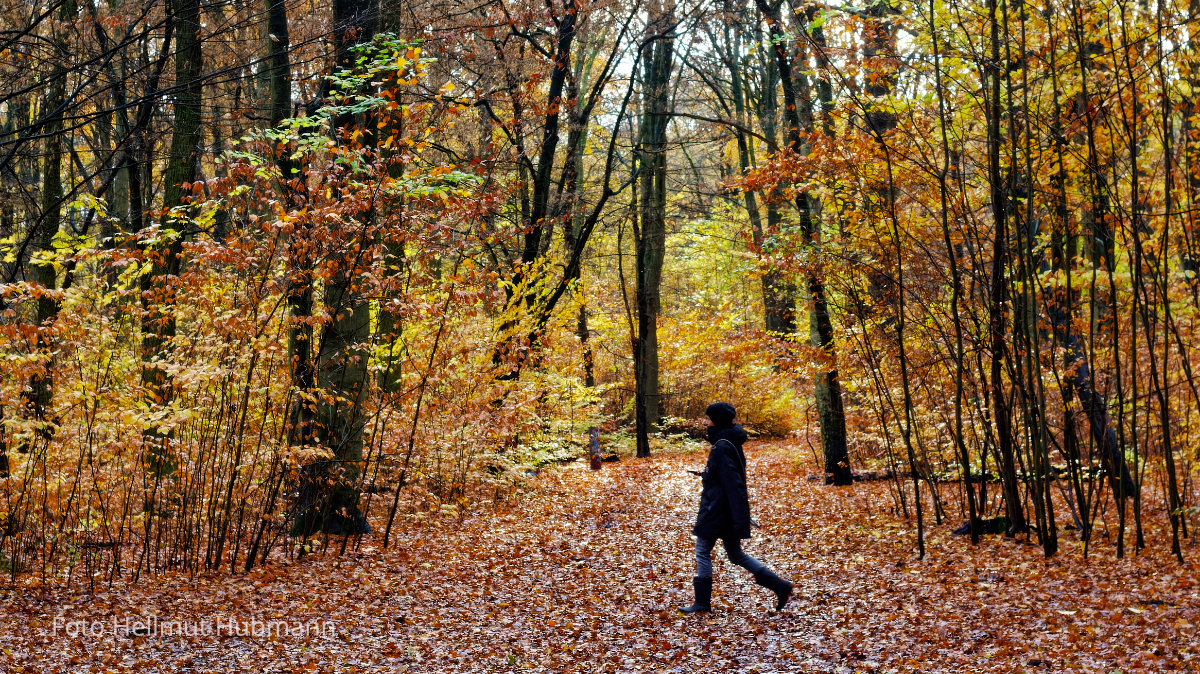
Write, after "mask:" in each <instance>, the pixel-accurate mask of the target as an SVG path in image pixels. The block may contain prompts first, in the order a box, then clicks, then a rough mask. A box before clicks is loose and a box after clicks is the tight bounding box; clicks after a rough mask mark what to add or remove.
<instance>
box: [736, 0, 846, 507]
mask: <svg viewBox="0 0 1200 674" xmlns="http://www.w3.org/2000/svg"><path fill="white" fill-rule="evenodd" d="M756 4H757V6H758V8H759V10H760V11H761V12H762V13H763V16H764V18H765V19H766V23H767V30H768V33H769V34H770V38H771V43H772V51H773V52H774V55H775V62H776V65H777V66H778V68H779V80H780V84H781V85H782V88H783V101H784V111H783V117H784V120H785V122H786V123H787V149H788V151H789V152H792V153H794V154H796V155H798V156H802V155H806V154H808V146H807V144H806V143H805V142H804V136H803V135H802V134H804V133H808V132H811V131H812V128H813V126H812V125H813V109H812V96H811V92H810V91H809V90H808V81H807V80H808V78H807V76H806V75H805V74H804V73H805V72H806V71H807V69H806V68H805V67H800V68H795V67H793V63H792V57H791V55H790V54H789V53H788V44H789V40H788V38H787V29H786V28H785V26H784V23H783V17H782V14H781V12H780V6H781V4H782V2H776V3H774V4H772V3H770V2H768V1H767V0H756ZM813 198H814V197H812V196H811V195H810V194H809V193H808V191H807V190H801V191H799V192H798V193H797V195H796V199H795V207H796V217H797V220H798V224H799V229H800V232H801V234H802V235H803V237H804V241H805V244H806V245H808V246H810V247H816V246H818V245H819V244H820V241H821V225H820V222H819V220H817V219H815V218H814V217H813ZM805 282H806V283H805V285H806V287H807V289H808V312H809V313H808V315H809V341H810V342H811V343H812V345H813V346H816V347H818V348H820V349H821V351H822V353H823V355H824V357H825V358H827V359H828V363H829V367H828V369H826V370H825V371H823V372H820V373H819V374H817V376H816V386H815V389H816V396H815V397H816V407H817V418H818V421H819V423H820V426H821V450H822V455H823V457H824V461H825V472H826V473H827V474H830V475H831V476H832V480H833V484H835V485H839V486H844V485H849V484H852V483H853V481H854V479H853V475H852V474H851V472H850V453H849V450H848V449H847V446H846V414H845V411H844V408H843V402H842V385H841V381H840V380H839V379H838V370H837V360H836V356H835V354H834V343H833V342H834V338H833V321H832V317H831V315H830V313H829V301H828V298H827V296H826V289H825V281H824V280H823V279H822V277H821V274H820V273H819V272H818V271H816V270H809V271H808V272H806V274H805Z"/></svg>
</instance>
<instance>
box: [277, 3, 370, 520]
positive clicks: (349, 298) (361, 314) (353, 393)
mask: <svg viewBox="0 0 1200 674" xmlns="http://www.w3.org/2000/svg"><path fill="white" fill-rule="evenodd" d="M375 9H376V8H375V5H374V3H372V2H370V0H335V2H334V4H333V20H334V37H335V49H336V52H337V57H336V62H337V64H338V66H339V67H341V68H347V69H349V68H352V67H353V66H354V62H355V53H354V51H353V49H352V48H353V46H354V45H355V44H359V43H366V42H370V41H371V40H372V39H373V38H374V36H375V29H376V26H377V25H378V24H377V22H378V14H377V12H376V11H375ZM355 123H356V120H354V119H353V118H351V117H350V116H348V115H344V116H341V117H339V118H337V119H335V120H334V122H333V124H334V126H335V127H336V128H345V127H348V126H351V125H352V124H355ZM364 126H367V125H365V124H364ZM370 131H374V128H371V129H370ZM369 137H372V138H373V137H374V134H373V133H372V134H369ZM361 217H364V218H371V217H373V214H372V213H364V214H362V216H361ZM354 244H356V245H351V246H350V248H351V249H350V250H348V251H345V252H344V253H342V254H341V255H340V256H339V257H338V258H337V261H336V267H335V269H334V272H333V276H332V278H331V279H330V280H329V282H328V285H327V286H326V287H325V297H324V301H325V309H326V312H327V313H328V314H329V316H330V317H331V318H330V322H329V323H328V324H327V325H326V326H325V329H324V330H323V331H322V334H321V340H320V344H319V345H318V347H317V353H316V356H315V365H314V368H315V375H316V377H315V378H316V381H315V388H316V389H317V391H318V393H319V399H318V400H317V401H316V404H315V418H314V420H313V429H312V432H313V444H320V445H324V447H325V448H326V449H327V450H328V452H329V454H330V457H329V458H328V459H325V460H321V461H317V462H315V463H312V464H309V465H307V466H305V467H304V470H303V474H302V476H301V483H300V495H299V499H298V504H297V505H298V507H297V515H296V521H295V523H294V524H293V526H292V534H293V535H296V536H307V535H311V534H312V533H314V532H316V531H324V532H326V533H333V534H342V535H349V534H356V533H365V532H366V531H368V529H369V527H368V525H367V520H366V517H364V516H363V514H362V513H361V512H360V511H359V507H358V501H359V488H358V481H359V477H360V471H361V467H360V463H361V462H362V458H363V428H364V426H365V424H366V416H365V410H364V409H363V408H364V405H365V403H366V398H367V396H366V394H367V388H368V384H369V380H368V376H367V364H368V358H369V355H370V350H369V345H368V337H369V335H370V311H369V306H368V304H367V302H366V300H365V299H364V298H363V295H362V290H361V289H360V288H359V287H358V286H356V285H355V279H356V276H357V273H356V272H357V269H358V267H359V265H360V263H361V261H362V255H363V254H364V253H363V251H362V250H361V247H363V246H367V245H369V244H370V242H369V241H365V240H361V239H360V240H358V241H355V242H354ZM308 292H311V289H308ZM305 309H306V307H305V306H304V304H303V299H301V301H300V302H299V303H297V304H296V305H295V307H294V310H296V311H298V312H302V311H304V310H305ZM303 340H304V338H303V337H300V338H298V339H297V342H296V343H297V346H298V347H300V348H301V349H302V348H303V344H302V342H303ZM299 355H303V354H299ZM298 383H300V384H301V385H303V384H305V383H306V382H304V381H302V380H299V379H298Z"/></svg>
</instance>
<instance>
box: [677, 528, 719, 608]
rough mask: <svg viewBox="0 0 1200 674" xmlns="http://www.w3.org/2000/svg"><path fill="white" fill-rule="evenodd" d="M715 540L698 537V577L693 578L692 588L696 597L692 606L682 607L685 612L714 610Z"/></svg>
mask: <svg viewBox="0 0 1200 674" xmlns="http://www.w3.org/2000/svg"><path fill="white" fill-rule="evenodd" d="M716 544H717V542H716V541H715V540H712V539H709V538H699V537H697V538H696V577H695V578H693V579H692V588H693V589H694V590H695V592H696V599H695V601H693V602H692V605H691V606H684V607H681V608H680V609H679V610H680V611H681V612H683V613H703V612H707V611H711V610H712V605H711V601H712V550H713V546H714V545H716Z"/></svg>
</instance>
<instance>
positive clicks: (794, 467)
mask: <svg viewBox="0 0 1200 674" xmlns="http://www.w3.org/2000/svg"><path fill="white" fill-rule="evenodd" d="M807 454H808V453H807V452H805V455H807ZM747 458H748V461H749V473H750V482H751V497H752V503H753V507H754V515H755V519H756V520H757V521H758V522H759V523H760V524H762V528H761V529H758V530H756V531H755V536H754V538H753V539H752V540H751V541H749V542H747V545H746V549H747V551H748V552H750V554H752V555H754V556H756V557H758V558H759V559H761V560H763V561H765V562H767V563H768V564H769V565H771V566H772V567H773V568H775V569H776V570H778V571H779V572H780V574H781V575H783V576H785V577H789V578H791V579H792V580H794V581H795V583H796V592H795V595H794V598H793V600H792V603H791V604H789V605H788V606H787V608H786V609H784V610H783V611H782V612H778V613H776V612H774V611H772V610H770V603H771V602H770V595H769V594H768V593H767V591H766V590H764V589H762V588H760V587H758V586H756V585H755V584H754V583H753V579H752V578H751V577H750V576H749V575H748V574H746V573H744V572H743V571H742V570H741V569H739V568H736V567H733V566H732V565H730V564H729V563H728V562H727V561H726V560H725V559H724V552H723V551H719V552H718V553H717V559H718V561H717V563H716V583H715V588H716V589H715V592H714V597H713V603H714V605H715V607H716V610H715V611H714V612H713V613H712V614H711V615H700V616H683V615H681V614H679V613H678V612H676V610H675V609H676V606H679V605H684V604H687V603H689V602H690V599H691V586H690V580H691V575H692V568H693V559H692V540H693V539H692V538H691V536H690V527H691V523H692V519H693V517H694V508H695V505H696V502H697V499H698V486H699V485H698V482H697V478H696V477H695V476H693V475H691V474H689V473H687V472H686V470H687V469H688V468H699V467H701V464H702V462H703V459H704V455H703V454H702V453H697V452H692V453H683V454H663V455H660V456H656V457H655V458H652V459H649V460H632V459H626V460H624V461H622V462H620V463H617V464H606V465H605V466H604V469H603V470H601V471H599V472H592V471H589V470H586V468H585V467H584V466H583V465H582V464H581V463H580V464H570V465H567V466H564V467H562V468H555V469H550V470H546V471H543V472H542V474H541V475H540V476H539V477H538V478H537V479H535V480H533V481H532V482H531V484H530V485H529V486H528V487H527V488H526V490H525V491H523V492H521V493H519V494H517V495H515V496H514V497H513V498H511V499H509V501H508V503H507V505H505V506H502V507H499V508H497V509H496V510H494V511H491V510H489V511H487V512H480V513H477V514H472V515H468V516H466V517H464V518H461V519H460V518H458V517H455V516H450V515H447V516H434V517H432V518H430V519H428V520H426V521H424V522H423V523H420V524H417V525H408V524H406V525H405V527H404V528H403V530H402V531H401V533H400V536H399V538H398V539H397V540H394V541H393V543H392V546H391V547H390V549H388V550H386V551H385V550H381V549H379V543H378V540H377V539H375V538H374V537H367V538H365V539H364V541H363V542H362V545H361V547H360V548H359V549H358V551H356V552H348V553H346V554H344V555H341V556H336V555H334V554H332V553H328V554H325V555H308V556H305V557H302V558H300V559H291V560H284V559H281V560H278V561H276V562H275V563H272V564H271V565H269V566H267V567H266V568H261V569H257V570H255V571H253V572H251V573H249V574H246V575H238V576H228V575H221V574H213V575H209V576H200V577H195V578H188V577H186V576H178V577H173V576H166V577H160V578H155V579H153V580H151V579H147V578H143V579H142V580H141V581H140V582H139V583H137V584H135V585H126V586H120V587H114V588H111V589H103V590H97V591H96V592H95V593H94V594H85V595H79V594H77V593H76V594H67V593H64V592H53V591H40V590H38V591H30V589H28V588H25V589H24V590H22V591H13V590H12V589H9V590H5V591H3V592H4V594H2V595H0V615H3V616H6V617H7V620H6V622H7V628H6V629H4V630H2V631H0V668H2V669H3V670H5V671H14V672H19V671H137V672H260V671H261V672H268V671H269V672H284V671H289V672H290V671H337V672H359V671H361V672H468V671H472V672H491V671H552V672H570V671H597V672H636V671H663V672H694V671H711V672H716V671H729V672H854V671H901V672H909V671H925V672H962V671H995V672H1019V671H1028V672H1051V671H1065V670H1072V671H1094V672H1115V671H1120V672H1131V671H1146V672H1166V671H1200V632H1198V631H1197V625H1198V624H1200V573H1197V571H1198V570H1200V569H1198V567H1197V565H1196V564H1195V562H1194V561H1191V560H1195V559H1197V557H1200V550H1197V549H1196V548H1194V547H1192V546H1191V545H1190V543H1189V544H1188V546H1187V547H1186V548H1185V554H1186V556H1187V558H1188V559H1189V562H1188V563H1187V564H1186V565H1184V566H1180V565H1179V564H1178V563H1177V562H1175V561H1174V559H1173V558H1171V557H1170V555H1169V549H1168V542H1166V541H1162V540H1152V541H1150V548H1149V549H1148V550H1146V551H1143V552H1142V553H1141V554H1140V555H1138V556H1130V557H1127V558H1126V559H1124V560H1116V559H1115V558H1114V554H1113V551H1112V549H1111V548H1112V546H1111V544H1109V543H1107V542H1102V543H1100V544H1099V545H1098V546H1097V547H1095V548H1094V549H1093V550H1092V551H1091V554H1090V556H1089V559H1087V560H1084V559H1083V557H1082V554H1081V552H1080V544H1079V543H1078V541H1077V540H1076V539H1075V538H1073V537H1072V534H1073V532H1067V533H1066V534H1064V536H1063V539H1062V546H1063V550H1062V551H1061V552H1060V553H1059V555H1058V556H1056V557H1054V558H1052V559H1050V560H1046V559H1044V557H1043V556H1042V552H1041V548H1039V547H1037V546H1036V545H1032V544H1029V543H1027V542H1025V541H1024V540H1020V539H1018V540H1013V539H1005V538H1002V537H998V536H992V537H987V538H985V539H984V541H983V543H981V544H980V545H979V547H977V548H972V547H971V545H970V543H969V541H968V540H967V539H966V538H965V537H961V536H953V535H951V534H950V531H951V529H953V528H954V527H955V526H957V525H958V524H960V523H961V522H960V521H959V520H955V521H952V522H951V521H947V522H944V523H943V524H941V525H932V526H930V527H929V531H928V554H927V555H926V557H925V559H924V560H918V559H917V555H916V550H915V545H914V538H913V537H914V533H915V532H914V530H913V528H912V526H910V524H911V523H906V522H905V521H904V520H903V519H902V518H900V517H898V516H897V515H896V514H895V513H894V505H893V504H894V497H893V496H892V494H891V492H890V491H889V489H891V487H889V485H888V483H886V482H862V483H858V484H856V485H854V486H852V487H848V488H844V489H840V490H835V489H834V488H833V487H827V486H825V485H823V484H821V483H820V482H816V481H813V480H810V479H808V475H809V474H810V473H811V472H813V468H812V466H811V459H801V458H800V454H799V453H798V452H797V450H794V449H791V448H789V447H788V445H786V444H784V443H751V444H750V445H748V447H747ZM155 618H157V620H158V622H157V623H155V622H153V620H154V619H155ZM171 621H177V624H175V625H172V624H171ZM255 621H258V627H257V628H256V627H255ZM272 621H275V622H274V623H273V624H274V627H269V628H264V626H265V625H271V624H272ZM309 621H312V622H309ZM280 623H283V624H285V625H287V626H288V629H293V628H294V629H295V630H296V631H300V625H302V624H306V625H308V628H307V630H308V631H307V633H306V634H303V635H297V634H295V633H292V634H282V633H281V628H280V627H279V624H280ZM318 625H319V626H320V627H316V628H314V627H313V626H318ZM72 626H73V629H72ZM206 629H209V630H215V632H216V633H214V634H204V633H203V631H204V630H206ZM256 629H257V630H259V634H257V635H256V634H254V631H255V630H256ZM322 629H323V630H324V633H321V630H322ZM272 630H274V631H273V633H270V634H262V632H263V631H266V632H272ZM239 631H240V632H242V633H241V634H240V635H239V634H238V632H239ZM72 632H73V633H74V634H73V636H72V634H71V633H72ZM179 632H183V633H184V635H183V636H181V635H179V634H178V633H179ZM189 632H200V633H198V634H196V635H195V636H187V634H188V633H189Z"/></svg>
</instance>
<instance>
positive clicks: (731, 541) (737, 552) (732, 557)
mask: <svg viewBox="0 0 1200 674" xmlns="http://www.w3.org/2000/svg"><path fill="white" fill-rule="evenodd" d="M721 543H722V544H723V545H724V546H725V554H726V555H728V556H729V561H730V562H733V563H734V564H737V565H738V566H740V567H742V568H743V569H745V570H747V571H749V572H750V573H753V574H755V575H757V574H758V573H759V572H761V571H762V570H763V569H765V568H767V567H766V565H765V564H763V563H762V562H760V561H758V560H757V559H755V558H753V557H751V556H750V555H747V554H746V553H745V551H744V550H742V542H741V541H739V540H737V539H736V538H723V539H721Z"/></svg>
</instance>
